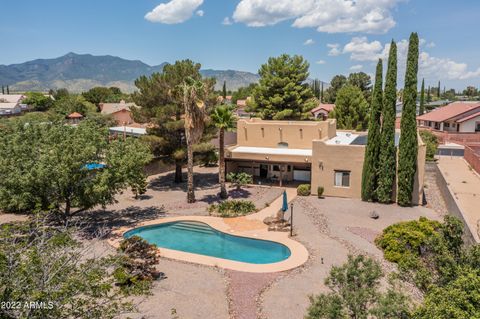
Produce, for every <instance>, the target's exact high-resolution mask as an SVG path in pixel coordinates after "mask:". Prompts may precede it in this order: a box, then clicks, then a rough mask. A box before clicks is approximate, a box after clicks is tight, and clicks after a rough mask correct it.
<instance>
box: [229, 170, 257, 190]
mask: <svg viewBox="0 0 480 319" xmlns="http://www.w3.org/2000/svg"><path fill="white" fill-rule="evenodd" d="M227 181H228V182H230V183H232V184H233V185H235V186H236V187H237V189H240V188H241V187H242V186H245V185H248V184H252V183H253V177H252V175H250V174H247V173H233V172H231V173H228V174H227Z"/></svg>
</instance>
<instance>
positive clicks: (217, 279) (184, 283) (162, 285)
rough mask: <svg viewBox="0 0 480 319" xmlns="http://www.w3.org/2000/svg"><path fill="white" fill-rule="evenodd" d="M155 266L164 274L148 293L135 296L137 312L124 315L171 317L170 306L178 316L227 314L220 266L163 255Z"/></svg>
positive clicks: (134, 318)
mask: <svg viewBox="0 0 480 319" xmlns="http://www.w3.org/2000/svg"><path fill="white" fill-rule="evenodd" d="M157 268H158V269H159V270H160V271H162V272H164V273H165V275H166V276H167V278H166V279H163V280H160V281H158V282H156V283H155V285H154V287H153V289H152V293H153V294H152V295H151V296H148V297H147V298H142V299H140V298H139V299H137V300H135V301H136V302H139V304H138V305H137V308H138V312H137V313H133V314H126V315H125V316H124V317H125V318H132V319H137V318H138V319H140V318H152V319H153V318H155V319H156V318H174V317H173V316H172V315H171V312H172V309H175V310H176V312H177V316H178V318H181V319H205V318H219V319H223V318H225V319H228V318H230V315H229V310H228V302H227V299H226V298H225V296H226V294H227V283H226V281H225V276H224V273H223V270H221V269H215V268H213V267H204V266H200V265H195V264H188V263H182V262H178V261H173V260H168V259H163V258H161V259H160V262H159V265H158V266H157Z"/></svg>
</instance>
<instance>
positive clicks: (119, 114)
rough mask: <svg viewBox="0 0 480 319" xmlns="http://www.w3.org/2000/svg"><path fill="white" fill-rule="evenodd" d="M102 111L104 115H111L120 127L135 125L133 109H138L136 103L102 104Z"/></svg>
mask: <svg viewBox="0 0 480 319" xmlns="http://www.w3.org/2000/svg"><path fill="white" fill-rule="evenodd" d="M99 107H100V111H101V113H102V114H104V115H110V116H112V117H113V119H114V120H115V121H116V122H117V123H118V125H129V124H132V123H134V122H135V121H134V120H133V116H132V110H131V109H132V108H138V106H137V105H135V103H125V101H124V100H122V101H120V103H100V104H99Z"/></svg>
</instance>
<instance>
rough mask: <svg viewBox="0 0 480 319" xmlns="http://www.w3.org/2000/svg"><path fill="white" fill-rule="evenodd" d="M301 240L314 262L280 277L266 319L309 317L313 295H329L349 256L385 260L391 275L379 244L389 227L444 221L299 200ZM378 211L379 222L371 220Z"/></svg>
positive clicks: (357, 204) (402, 211) (341, 202)
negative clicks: (334, 269) (329, 282)
mask: <svg viewBox="0 0 480 319" xmlns="http://www.w3.org/2000/svg"><path fill="white" fill-rule="evenodd" d="M294 205H295V218H294V229H295V230H296V233H297V236H296V237H295V239H297V240H299V241H300V242H302V243H303V244H304V245H305V246H306V247H307V249H308V250H309V252H310V260H309V261H308V262H307V264H306V265H304V266H303V267H301V268H299V269H296V270H293V271H291V272H290V273H288V274H286V275H285V276H283V277H279V278H278V279H277V280H276V281H275V282H274V283H273V284H272V285H271V287H270V288H269V289H267V290H266V291H265V292H264V293H263V294H262V296H261V298H262V301H263V303H262V316H263V317H265V318H269V319H283V318H285V319H287V318H288V319H290V318H303V316H304V315H305V313H306V310H307V308H308V305H309V300H308V296H309V295H312V294H318V293H322V292H328V291H329V290H328V288H327V287H326V286H325V285H324V280H325V278H326V277H327V276H328V273H329V271H330V268H331V266H333V265H341V264H342V263H344V262H345V261H346V260H347V256H348V255H349V254H353V255H356V254H366V255H369V256H371V257H373V258H375V259H377V260H378V261H380V263H381V265H382V268H383V269H384V271H385V272H387V273H388V272H391V271H394V270H395V266H394V265H392V264H390V263H388V262H386V261H385V260H384V259H383V254H382V252H381V251H380V250H379V249H378V248H377V247H376V246H375V245H374V244H373V240H374V238H375V237H376V235H377V234H379V233H380V232H381V231H382V230H383V229H384V228H385V227H387V226H388V225H391V224H393V223H396V222H399V221H403V220H411V219H418V218H419V217H420V216H426V217H428V218H432V219H440V216H439V215H438V214H437V213H435V212H434V211H432V210H431V209H427V208H424V207H411V208H402V207H399V206H397V205H381V204H372V203H366V202H362V201H360V200H355V199H342V198H324V199H320V200H319V199H317V198H315V197H313V196H312V197H301V198H300V197H299V198H297V199H295V201H294ZM372 210H375V211H377V213H378V214H379V215H380V218H379V219H378V220H373V219H371V218H369V213H370V212H371V211H372ZM406 289H408V291H409V293H411V294H412V295H413V296H414V298H415V299H417V298H420V296H419V293H418V291H416V289H414V287H411V286H408V287H406Z"/></svg>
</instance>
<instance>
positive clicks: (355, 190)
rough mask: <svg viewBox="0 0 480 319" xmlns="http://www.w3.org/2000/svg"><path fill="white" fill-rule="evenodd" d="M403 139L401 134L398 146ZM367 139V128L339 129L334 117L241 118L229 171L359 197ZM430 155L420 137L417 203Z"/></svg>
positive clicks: (230, 149) (229, 152) (228, 153)
mask: <svg viewBox="0 0 480 319" xmlns="http://www.w3.org/2000/svg"><path fill="white" fill-rule="evenodd" d="M398 140H399V132H397V134H396V139H395V143H396V145H398ZM366 143H367V133H366V132H353V131H337V129H336V120H335V119H327V120H326V121H264V120H260V119H257V118H254V119H248V120H246V119H241V120H239V121H238V122H237V144H236V145H234V146H231V147H228V148H227V151H226V157H225V163H226V172H227V173H229V172H246V173H248V174H252V175H253V176H254V178H255V181H257V182H260V183H261V182H275V183H277V182H278V183H279V184H280V185H282V182H299V183H304V182H306V183H310V184H311V189H312V194H316V193H317V189H318V187H319V186H322V187H324V194H325V195H326V196H337V197H349V198H360V197H361V181H362V169H363V161H364V155H365V146H366ZM425 155H426V148H425V144H424V143H423V141H422V140H421V138H419V148H418V160H417V167H418V169H417V174H416V180H415V186H414V191H413V194H412V197H413V203H414V204H421V203H422V201H423V177H424V166H425ZM394 199H395V198H392V200H394Z"/></svg>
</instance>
